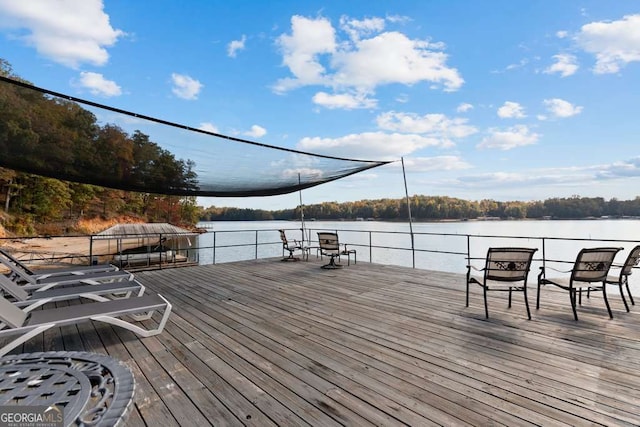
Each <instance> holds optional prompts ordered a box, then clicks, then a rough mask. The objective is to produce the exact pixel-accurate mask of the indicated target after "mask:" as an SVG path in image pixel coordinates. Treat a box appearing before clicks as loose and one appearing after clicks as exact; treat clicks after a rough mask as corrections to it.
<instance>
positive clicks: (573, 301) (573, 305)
mask: <svg viewBox="0 0 640 427" xmlns="http://www.w3.org/2000/svg"><path fill="white" fill-rule="evenodd" d="M569 299H570V300H571V309H572V310H573V318H574V319H575V320H578V312H577V311H576V290H575V289H573V288H569Z"/></svg>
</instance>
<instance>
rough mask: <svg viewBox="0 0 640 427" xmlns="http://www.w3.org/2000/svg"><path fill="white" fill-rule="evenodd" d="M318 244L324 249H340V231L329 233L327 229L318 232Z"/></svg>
mask: <svg viewBox="0 0 640 427" xmlns="http://www.w3.org/2000/svg"><path fill="white" fill-rule="evenodd" d="M318 244H319V245H320V249H321V250H323V251H338V250H340V244H339V242H338V233H329V232H326V231H320V232H318Z"/></svg>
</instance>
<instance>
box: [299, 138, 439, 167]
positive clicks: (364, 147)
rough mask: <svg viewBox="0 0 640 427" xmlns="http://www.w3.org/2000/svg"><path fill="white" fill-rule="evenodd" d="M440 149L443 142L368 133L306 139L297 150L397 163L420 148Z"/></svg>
mask: <svg viewBox="0 0 640 427" xmlns="http://www.w3.org/2000/svg"><path fill="white" fill-rule="evenodd" d="M439 146H442V142H441V141H439V140H438V139H437V138H430V137H425V136H422V135H416V134H400V133H392V134H388V133H385V132H365V133H360V134H351V135H346V136H343V137H340V138H319V137H306V138H302V139H301V140H300V142H299V143H298V145H297V148H298V149H299V150H302V151H310V152H313V153H324V154H329V155H332V156H338V157H346V158H355V159H370V160H381V159H387V160H397V159H399V158H400V157H401V156H405V155H407V154H410V153H412V152H414V151H416V150H419V149H421V148H425V147H439Z"/></svg>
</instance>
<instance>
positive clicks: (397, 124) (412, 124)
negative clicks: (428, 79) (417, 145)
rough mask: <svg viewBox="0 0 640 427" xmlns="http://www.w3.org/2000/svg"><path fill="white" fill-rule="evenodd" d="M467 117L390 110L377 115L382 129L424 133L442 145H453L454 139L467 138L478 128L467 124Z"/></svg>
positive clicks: (377, 120) (378, 123)
mask: <svg viewBox="0 0 640 427" xmlns="http://www.w3.org/2000/svg"><path fill="white" fill-rule="evenodd" d="M467 121H468V120H467V119H465V118H453V119H450V118H448V117H447V116H445V115H444V114H425V115H424V116H419V115H417V114H412V113H398V112H395V111H390V112H387V113H382V114H380V115H379V116H378V117H376V123H377V125H378V127H380V129H383V130H387V131H394V132H405V133H416V134H423V135H425V136H429V137H432V138H437V139H438V140H439V141H441V145H442V146H449V145H452V144H453V143H452V141H451V140H452V139H458V138H465V137H467V136H469V135H473V134H474V133H476V132H477V131H478V130H477V129H476V128H475V127H473V126H470V125H468V124H467Z"/></svg>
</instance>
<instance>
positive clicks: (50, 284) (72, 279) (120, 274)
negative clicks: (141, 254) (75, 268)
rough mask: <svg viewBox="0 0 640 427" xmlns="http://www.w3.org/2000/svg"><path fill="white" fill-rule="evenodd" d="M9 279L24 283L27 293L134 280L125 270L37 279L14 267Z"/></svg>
mask: <svg viewBox="0 0 640 427" xmlns="http://www.w3.org/2000/svg"><path fill="white" fill-rule="evenodd" d="M5 265H6V264H5ZM9 277H10V278H11V279H12V280H13V281H14V282H16V283H18V282H24V284H22V286H23V287H24V288H25V290H27V291H32V290H35V289H40V290H47V289H51V288H54V287H56V286H62V285H76V284H82V283H85V284H92V285H95V284H98V283H105V282H117V281H131V280H133V279H134V276H133V274H132V273H129V272H128V271H126V270H116V271H101V272H97V273H86V274H70V275H66V276H48V277H43V278H38V277H36V276H32V275H29V274H26V273H25V272H24V271H22V270H21V269H19V268H16V267H14V268H12V269H11V273H10V275H9Z"/></svg>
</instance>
